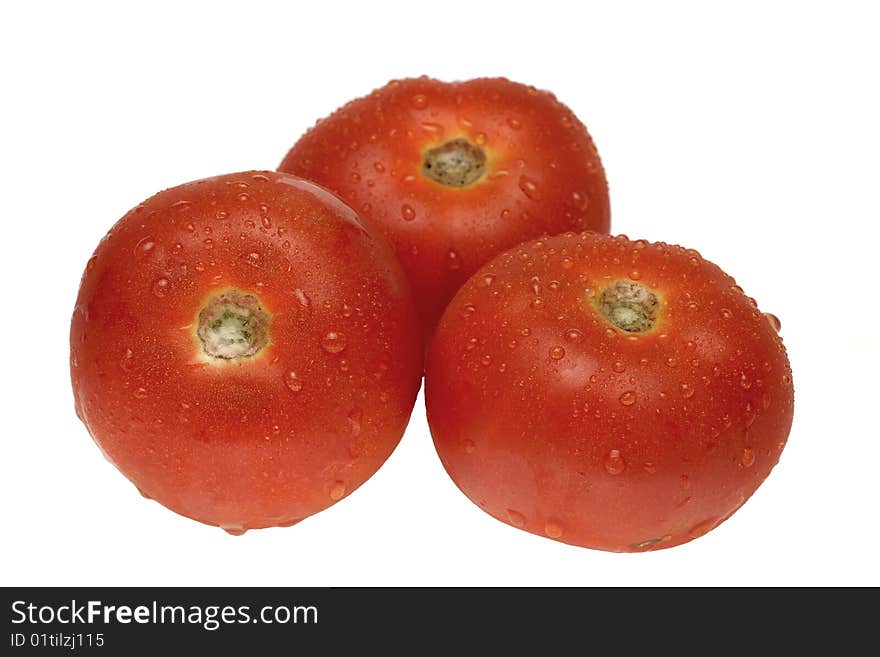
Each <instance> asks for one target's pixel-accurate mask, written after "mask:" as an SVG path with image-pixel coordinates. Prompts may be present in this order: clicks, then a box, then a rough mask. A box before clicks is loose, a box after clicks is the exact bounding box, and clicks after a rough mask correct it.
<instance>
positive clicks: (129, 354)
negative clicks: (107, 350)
mask: <svg viewBox="0 0 880 657" xmlns="http://www.w3.org/2000/svg"><path fill="white" fill-rule="evenodd" d="M119 366H120V367H121V368H122V369H123V370H125V371H126V372H131V370H132V369H133V368H134V352H133V351H132V350H131V349H126V350H125V353H124V354H123V355H122V360H120V361H119Z"/></svg>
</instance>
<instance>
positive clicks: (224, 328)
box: [70, 172, 423, 533]
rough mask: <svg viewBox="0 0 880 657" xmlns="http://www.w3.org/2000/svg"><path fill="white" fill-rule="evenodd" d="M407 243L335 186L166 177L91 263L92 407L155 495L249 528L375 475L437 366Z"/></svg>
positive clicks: (306, 510)
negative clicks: (384, 233) (362, 216)
mask: <svg viewBox="0 0 880 657" xmlns="http://www.w3.org/2000/svg"><path fill="white" fill-rule="evenodd" d="M418 336H419V325H418V316H417V312H416V309H415V305H414V303H413V301H412V297H411V293H410V290H409V287H408V285H407V282H406V279H405V276H404V275H403V273H402V271H401V270H400V268H399V266H398V265H397V264H396V262H395V260H394V257H393V254H392V252H391V249H390V247H389V246H388V245H387V243H386V242H385V241H384V240H382V239H381V238H377V237H376V236H374V235H373V234H372V233H371V232H370V231H369V230H368V229H366V228H364V226H363V225H362V224H361V223H360V221H359V220H358V217H357V215H356V214H355V212H354V211H352V210H351V209H350V208H348V207H347V206H346V205H345V204H343V203H342V202H341V201H339V200H338V199H337V198H335V197H334V196H333V195H332V194H330V193H329V192H326V191H325V190H323V189H321V188H319V187H317V186H316V185H314V184H312V183H309V182H305V181H303V180H300V179H298V178H295V177H293V176H290V175H287V174H279V173H274V172H249V173H238V174H232V175H226V176H219V177H216V178H208V179H205V180H200V181H197V182H194V183H189V184H186V185H181V186H180V187H175V188H173V189H169V190H166V191H164V192H161V193H159V194H157V195H155V196H153V197H152V198H150V199H149V200H147V201H145V202H144V203H142V204H141V205H139V206H137V207H136V208H134V209H133V210H132V211H131V212H129V213H128V214H126V215H125V216H124V217H123V218H122V219H121V220H120V221H119V222H118V223H117V224H116V225H115V226H114V227H113V228H112V229H111V231H110V232H109V233H108V234H107V236H106V237H105V238H104V239H103V240H102V242H101V243H100V245H99V246H98V248H97V250H96V251H95V254H94V255H93V256H92V257H91V259H90V260H89V261H88V265H87V266H86V270H85V274H84V275H83V278H82V283H81V287H80V290H79V296H78V298H77V301H76V308H75V310H74V313H73V320H72V323H71V330H70V341H71V359H70V365H71V378H72V382H73V390H74V396H75V400H76V408H77V413H78V415H79V417H80V418H81V419H82V421H83V423H84V424H85V425H86V428H87V429H88V430H89V432H90V433H91V435H92V437H93V438H94V439H95V441H96V442H97V443H98V445H99V446H100V448H101V449H102V450H103V451H104V453H105V454H106V456H107V457H108V458H109V460H110V461H111V462H112V463H113V464H114V465H116V466H117V467H118V468H119V470H121V471H122V473H123V474H124V475H125V476H126V477H128V478H129V479H130V480H131V481H132V482H133V483H134V484H135V485H136V486H137V487H138V488H139V489H140V490H141V491H142V493H143V494H144V495H145V496H148V497H150V498H153V499H155V500H157V501H158V502H161V503H162V504H164V505H165V506H167V507H168V508H170V509H172V510H173V511H176V512H177V513H180V514H183V515H184V516H188V517H190V518H194V519H196V520H199V521H201V522H204V523H208V524H211V525H219V526H220V527H223V528H224V529H226V530H228V531H230V532H232V533H241V532H243V531H245V530H247V529H251V528H258V527H268V526H274V525H289V524H292V523H295V522H297V521H299V520H301V519H303V518H305V517H306V516H309V515H311V514H313V513H315V512H317V511H320V510H322V509H324V508H326V507H328V506H330V505H331V504H333V503H334V502H335V501H337V500H339V499H341V498H342V497H344V496H346V495H348V494H349V493H350V492H351V491H353V490H354V489H356V488H357V487H358V486H360V485H361V484H362V483H363V482H364V481H366V480H367V479H368V478H369V477H370V476H371V475H372V474H373V473H374V472H375V471H376V470H377V469H378V468H379V466H380V465H381V464H382V463H383V462H384V461H385V459H386V458H387V457H388V455H389V454H390V453H391V451H392V450H393V449H394V447H395V446H396V445H397V443H398V441H399V439H400V437H401V435H402V434H403V431H404V428H405V427H406V424H407V421H408V419H409V415H410V413H411V411H412V408H413V404H414V403H415V398H416V394H417V392H418V388H419V384H420V377H421V371H422V354H423V351H422V346H421V341H420V339H419V337H418Z"/></svg>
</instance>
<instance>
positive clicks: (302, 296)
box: [293, 288, 312, 312]
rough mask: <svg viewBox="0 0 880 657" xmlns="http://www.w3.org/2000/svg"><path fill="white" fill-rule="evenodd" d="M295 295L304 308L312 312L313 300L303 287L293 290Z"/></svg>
mask: <svg viewBox="0 0 880 657" xmlns="http://www.w3.org/2000/svg"><path fill="white" fill-rule="evenodd" d="M293 296H294V297H296V301H297V303H299V305H301V306H302V307H303V308H305V309H306V310H308V311H309V312H311V310H312V300H311V299H309V297H308V295H307V294H306V293H305V292H303V291H302V290H301V289H299V288H296V289H295V290H294V291H293Z"/></svg>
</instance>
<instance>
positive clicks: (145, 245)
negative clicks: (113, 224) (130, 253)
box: [134, 237, 156, 260]
mask: <svg viewBox="0 0 880 657" xmlns="http://www.w3.org/2000/svg"><path fill="white" fill-rule="evenodd" d="M155 248H156V243H155V242H154V241H153V238H151V237H144V238H143V239H142V240H140V241H139V242H138V243H137V244H136V245H135V247H134V254H135V256H137V258H138V259H141V260H143V259H144V258H146V257H147V256H149V255H150V254H151V253H153V251H154V250H155Z"/></svg>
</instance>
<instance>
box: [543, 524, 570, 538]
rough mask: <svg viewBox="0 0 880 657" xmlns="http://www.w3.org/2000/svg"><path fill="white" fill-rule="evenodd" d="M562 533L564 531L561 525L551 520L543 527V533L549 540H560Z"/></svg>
mask: <svg viewBox="0 0 880 657" xmlns="http://www.w3.org/2000/svg"><path fill="white" fill-rule="evenodd" d="M564 532H565V530H564V528H563V527H562V525H561V524H559V523H558V522H555V521H553V520H548V521H547V523H546V524H545V525H544V533H545V534H547V536H549V537H550V538H562V534H563V533H564Z"/></svg>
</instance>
